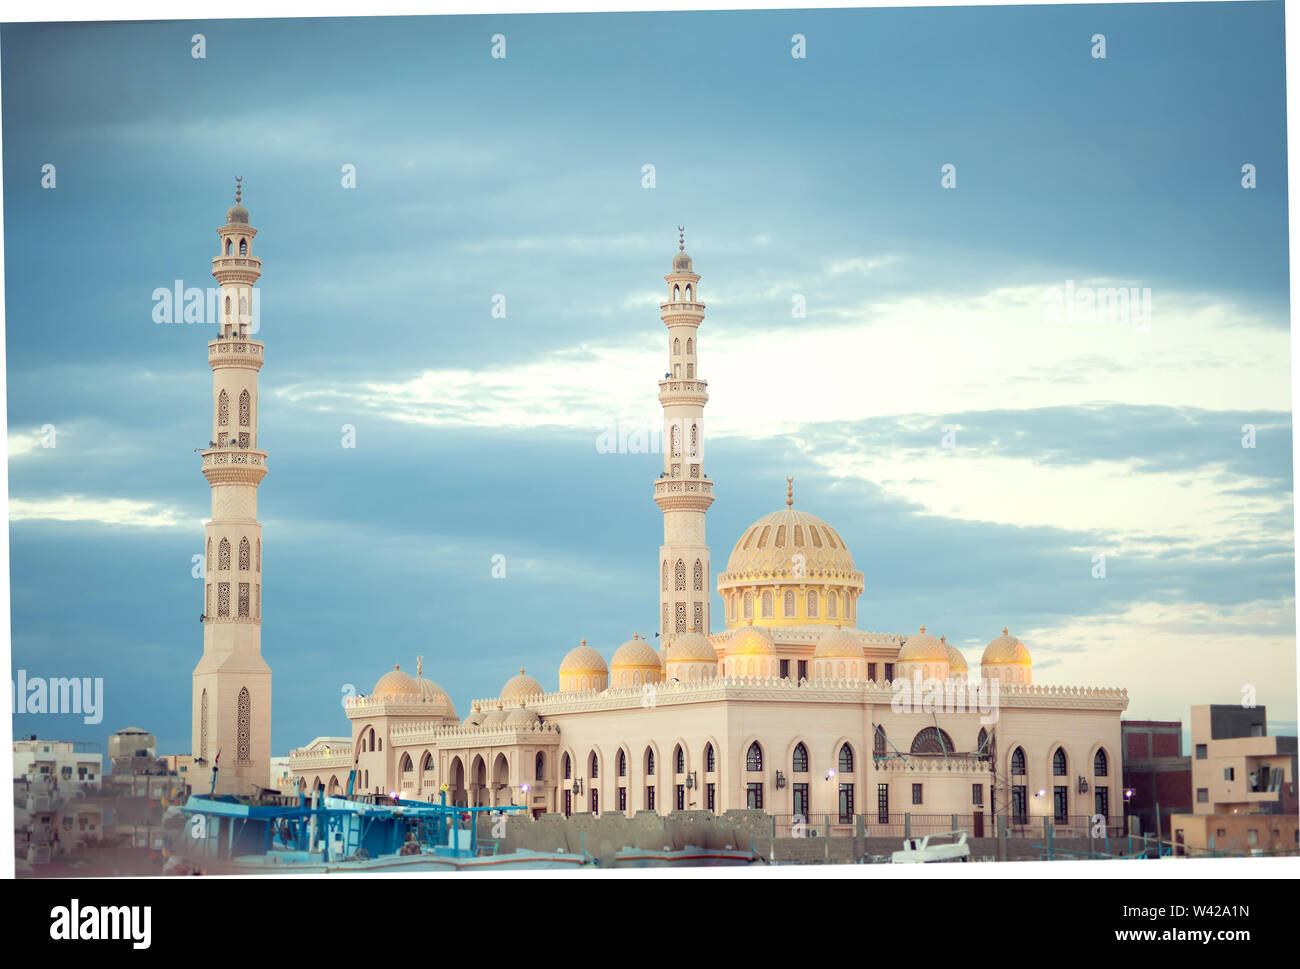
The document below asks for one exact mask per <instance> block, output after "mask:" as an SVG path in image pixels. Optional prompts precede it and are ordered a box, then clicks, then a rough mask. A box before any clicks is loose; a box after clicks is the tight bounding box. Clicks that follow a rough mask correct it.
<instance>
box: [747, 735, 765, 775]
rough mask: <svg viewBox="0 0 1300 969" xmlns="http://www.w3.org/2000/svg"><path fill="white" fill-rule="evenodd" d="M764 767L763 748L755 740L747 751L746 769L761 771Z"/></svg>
mask: <svg viewBox="0 0 1300 969" xmlns="http://www.w3.org/2000/svg"><path fill="white" fill-rule="evenodd" d="M762 769H763V748H762V747H760V746H759V745H758V741H757V740H755V741H754V742H753V743H752V744H750V745H749V750H748V751H746V752H745V770H748V771H761V770H762Z"/></svg>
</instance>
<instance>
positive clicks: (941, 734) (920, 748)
mask: <svg viewBox="0 0 1300 969" xmlns="http://www.w3.org/2000/svg"><path fill="white" fill-rule="evenodd" d="M956 749H957V748H955V747H954V746H953V745H952V738H951V737H950V736H948V732H947V731H946V730H940V729H939V728H937V727H926V728H925V729H923V730H921V731H919V732H918V733H917V735H916V736H915V737H913V738H912V753H914V754H951V753H952V752H953V751H954V750H956Z"/></svg>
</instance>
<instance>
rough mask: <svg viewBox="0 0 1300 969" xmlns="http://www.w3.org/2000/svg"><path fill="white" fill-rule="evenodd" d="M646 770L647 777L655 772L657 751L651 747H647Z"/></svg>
mask: <svg viewBox="0 0 1300 969" xmlns="http://www.w3.org/2000/svg"><path fill="white" fill-rule="evenodd" d="M645 772H646V776H647V777H649V776H651V775H653V774H654V772H655V752H654V750H653V748H650V747H647V748H646V749H645Z"/></svg>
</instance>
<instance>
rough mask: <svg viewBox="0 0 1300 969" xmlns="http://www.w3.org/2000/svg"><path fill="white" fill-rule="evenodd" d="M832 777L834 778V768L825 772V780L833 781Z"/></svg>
mask: <svg viewBox="0 0 1300 969" xmlns="http://www.w3.org/2000/svg"><path fill="white" fill-rule="evenodd" d="M834 777H835V768H833V767H832V768H831V769H830V770H828V771H827V772H826V779H827V780H828V781H829V780H833V779H834Z"/></svg>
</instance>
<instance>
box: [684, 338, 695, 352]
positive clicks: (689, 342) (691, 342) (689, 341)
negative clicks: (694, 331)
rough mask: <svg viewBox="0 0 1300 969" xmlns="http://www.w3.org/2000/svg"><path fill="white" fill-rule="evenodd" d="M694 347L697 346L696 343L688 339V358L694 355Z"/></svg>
mask: <svg viewBox="0 0 1300 969" xmlns="http://www.w3.org/2000/svg"><path fill="white" fill-rule="evenodd" d="M694 346H695V343H694V341H693V340H691V338H690V337H687V338H686V355H687V356H690V355H691V354H692V353H694V352H695V351H694V349H693V347H694Z"/></svg>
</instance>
